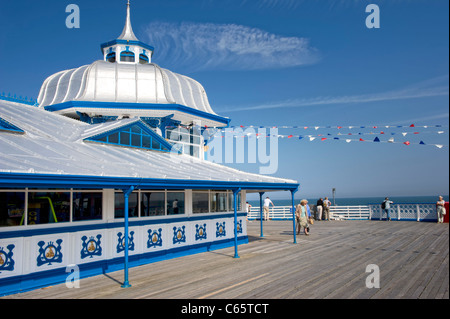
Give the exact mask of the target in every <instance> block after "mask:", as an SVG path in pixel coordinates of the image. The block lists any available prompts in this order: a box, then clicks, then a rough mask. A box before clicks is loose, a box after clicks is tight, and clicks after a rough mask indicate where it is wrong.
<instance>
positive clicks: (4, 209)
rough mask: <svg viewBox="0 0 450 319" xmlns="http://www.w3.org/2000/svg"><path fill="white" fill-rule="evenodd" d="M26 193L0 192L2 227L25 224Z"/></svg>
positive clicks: (0, 225)
mask: <svg viewBox="0 0 450 319" xmlns="http://www.w3.org/2000/svg"><path fill="white" fill-rule="evenodd" d="M24 213H25V193H19V192H11V193H7V192H4V193H3V192H0V227H5V226H19V225H23V224H24V220H23V218H24Z"/></svg>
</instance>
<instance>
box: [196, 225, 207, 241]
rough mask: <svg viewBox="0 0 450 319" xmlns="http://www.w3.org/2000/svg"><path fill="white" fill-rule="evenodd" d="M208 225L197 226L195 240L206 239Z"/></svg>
mask: <svg viewBox="0 0 450 319" xmlns="http://www.w3.org/2000/svg"><path fill="white" fill-rule="evenodd" d="M206 236H207V235H206V224H203V225H201V226H199V225H198V224H197V225H195V240H199V239H206Z"/></svg>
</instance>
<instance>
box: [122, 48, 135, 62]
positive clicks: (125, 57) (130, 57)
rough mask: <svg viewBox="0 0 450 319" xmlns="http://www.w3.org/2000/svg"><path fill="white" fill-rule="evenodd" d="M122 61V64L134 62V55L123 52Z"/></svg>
mask: <svg viewBox="0 0 450 319" xmlns="http://www.w3.org/2000/svg"><path fill="white" fill-rule="evenodd" d="M120 61H122V62H134V53H133V52H130V51H123V52H122V53H121V54H120Z"/></svg>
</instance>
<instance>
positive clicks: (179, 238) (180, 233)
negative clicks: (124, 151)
mask: <svg viewBox="0 0 450 319" xmlns="http://www.w3.org/2000/svg"><path fill="white" fill-rule="evenodd" d="M172 241H173V244H174V245H175V244H177V243H178V244H179V243H185V242H186V226H182V227H178V228H177V227H174V228H173V239H172Z"/></svg>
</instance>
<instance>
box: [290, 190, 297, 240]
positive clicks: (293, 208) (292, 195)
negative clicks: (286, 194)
mask: <svg viewBox="0 0 450 319" xmlns="http://www.w3.org/2000/svg"><path fill="white" fill-rule="evenodd" d="M297 191H298V189H296V190H291V197H292V224H293V228H294V244H296V243H297V234H296V232H295V201H294V194H295V193H296V192H297Z"/></svg>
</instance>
